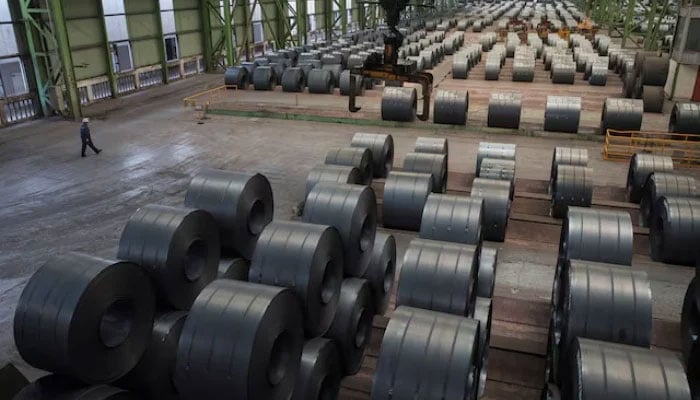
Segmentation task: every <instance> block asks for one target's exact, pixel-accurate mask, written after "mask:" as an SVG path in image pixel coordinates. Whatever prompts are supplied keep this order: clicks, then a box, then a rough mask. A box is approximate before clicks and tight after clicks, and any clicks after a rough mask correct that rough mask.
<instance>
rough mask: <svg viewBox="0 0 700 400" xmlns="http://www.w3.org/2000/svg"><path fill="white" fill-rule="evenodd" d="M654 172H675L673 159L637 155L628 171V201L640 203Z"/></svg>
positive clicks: (634, 156) (652, 155)
mask: <svg viewBox="0 0 700 400" xmlns="http://www.w3.org/2000/svg"><path fill="white" fill-rule="evenodd" d="M654 172H673V159H672V158H671V157H668V156H662V155H655V154H647V153H636V154H635V155H633V156H632V158H631V159H630V165H629V168H628V169H627V185H626V186H627V200H628V201H630V202H632V203H639V201H640V200H641V199H642V192H643V189H644V184H645V183H646V182H647V179H649V175H651V174H652V173H654Z"/></svg>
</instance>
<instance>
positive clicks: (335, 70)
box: [321, 64, 343, 87]
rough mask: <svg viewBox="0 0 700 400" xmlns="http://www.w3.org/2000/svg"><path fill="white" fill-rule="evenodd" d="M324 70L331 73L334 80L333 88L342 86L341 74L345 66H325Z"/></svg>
mask: <svg viewBox="0 0 700 400" xmlns="http://www.w3.org/2000/svg"><path fill="white" fill-rule="evenodd" d="M321 69H322V70H325V71H328V72H330V73H331V78H332V79H333V87H339V86H340V73H341V72H343V66H342V65H340V64H324V65H322V66H321Z"/></svg>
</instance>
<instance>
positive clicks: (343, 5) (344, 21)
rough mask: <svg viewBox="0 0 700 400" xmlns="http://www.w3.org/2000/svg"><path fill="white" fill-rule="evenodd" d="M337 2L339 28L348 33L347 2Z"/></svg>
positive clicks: (342, 0) (341, 0)
mask: <svg viewBox="0 0 700 400" xmlns="http://www.w3.org/2000/svg"><path fill="white" fill-rule="evenodd" d="M337 4H338V10H339V11H340V29H341V32H343V35H344V34H346V33H348V2H347V1H346V0H338V1H337Z"/></svg>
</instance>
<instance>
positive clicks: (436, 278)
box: [396, 239, 479, 317]
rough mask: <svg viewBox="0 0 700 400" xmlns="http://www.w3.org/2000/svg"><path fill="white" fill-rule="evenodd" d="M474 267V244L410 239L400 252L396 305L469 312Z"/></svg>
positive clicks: (473, 293)
mask: <svg viewBox="0 0 700 400" xmlns="http://www.w3.org/2000/svg"><path fill="white" fill-rule="evenodd" d="M478 270H479V255H478V248H477V247H476V246H473V245H467V244H455V243H447V242H444V241H437V240H424V239H413V240H412V241H411V243H410V244H409V245H408V248H407V249H406V252H405V254H404V258H403V264H402V266H401V273H400V274H399V282H398V287H397V289H396V305H397V306H410V307H417V308H422V309H424V310H432V311H439V312H444V313H448V314H454V315H461V316H463V317H465V316H470V315H472V313H473V311H474V304H475V303H474V301H475V299H476V290H475V288H476V279H477V272H478Z"/></svg>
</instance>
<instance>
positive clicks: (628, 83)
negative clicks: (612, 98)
mask: <svg viewBox="0 0 700 400" xmlns="http://www.w3.org/2000/svg"><path fill="white" fill-rule="evenodd" d="M636 84H637V77H636V76H635V75H634V71H629V72H626V73H625V74H624V75H623V76H622V96H623V97H626V98H628V99H631V98H634V94H635V85H636Z"/></svg>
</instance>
